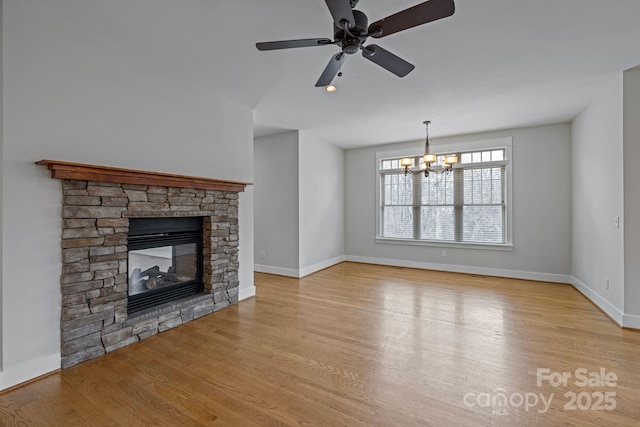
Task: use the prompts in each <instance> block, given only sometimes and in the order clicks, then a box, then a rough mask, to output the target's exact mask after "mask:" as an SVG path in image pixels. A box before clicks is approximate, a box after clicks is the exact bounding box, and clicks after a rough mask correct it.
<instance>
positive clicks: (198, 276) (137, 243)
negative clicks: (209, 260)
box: [127, 217, 204, 314]
mask: <svg viewBox="0 0 640 427" xmlns="http://www.w3.org/2000/svg"><path fill="white" fill-rule="evenodd" d="M127 249H128V277H129V279H128V284H129V286H128V289H129V298H128V303H127V312H128V313H129V314H132V313H136V312H139V311H142V310H145V309H148V308H151V307H155V306H158V305H160V304H164V303H167V302H170V301H175V300H178V299H181V298H185V297H188V296H191V295H195V294H198V293H201V292H203V291H204V286H203V281H202V218H201V217H180V218H172V217H169V218H131V219H130V220H129V234H128V243H127Z"/></svg>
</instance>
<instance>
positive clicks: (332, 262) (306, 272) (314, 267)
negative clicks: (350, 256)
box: [299, 255, 346, 277]
mask: <svg viewBox="0 0 640 427" xmlns="http://www.w3.org/2000/svg"><path fill="white" fill-rule="evenodd" d="M345 259H346V257H345V256H344V255H342V256H339V257H335V258H331V259H328V260H326V261H322V262H319V263H317V264H314V265H311V266H309V267H305V268H302V269H300V272H299V273H300V276H299V277H305V276H308V275H310V274H313V273H315V272H316V271H320V270H324V269H325V268H329V267H331V266H333V265H336V264H340V263H341V262H343V261H345Z"/></svg>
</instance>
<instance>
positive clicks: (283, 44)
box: [256, 39, 333, 51]
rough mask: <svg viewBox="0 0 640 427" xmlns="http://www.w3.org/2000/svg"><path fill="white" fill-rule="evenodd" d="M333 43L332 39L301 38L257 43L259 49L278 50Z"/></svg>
mask: <svg viewBox="0 0 640 427" xmlns="http://www.w3.org/2000/svg"><path fill="white" fill-rule="evenodd" d="M329 44H333V42H332V41H331V39H300V40H282V41H276V42H260V43H256V47H257V48H258V50H262V51H264V50H277V49H292V48H296V47H311V46H326V45H329Z"/></svg>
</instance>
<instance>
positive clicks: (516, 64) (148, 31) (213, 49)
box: [16, 0, 640, 148]
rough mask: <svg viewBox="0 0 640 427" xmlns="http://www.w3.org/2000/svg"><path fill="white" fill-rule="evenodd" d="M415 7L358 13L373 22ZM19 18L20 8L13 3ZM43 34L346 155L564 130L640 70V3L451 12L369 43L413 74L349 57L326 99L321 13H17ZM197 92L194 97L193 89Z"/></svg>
mask: <svg viewBox="0 0 640 427" xmlns="http://www.w3.org/2000/svg"><path fill="white" fill-rule="evenodd" d="M419 2H420V1H419V0H395V1H384V0H361V1H360V3H359V4H358V9H359V10H362V11H363V12H365V13H366V14H367V15H368V17H369V20H370V22H373V21H375V20H378V19H380V18H382V17H385V16H388V15H390V14H392V13H395V12H397V11H399V10H402V9H405V8H407V7H410V6H413V5H415V4H417V3H419ZM16 4H18V3H16ZM19 5H20V6H21V7H25V8H28V9H30V10H31V12H32V13H36V14H39V15H40V16H41V17H42V20H43V22H57V23H58V24H59V25H63V26H64V28H65V29H64V31H68V32H72V33H76V34H77V36H80V37H82V38H83V42H84V40H86V42H87V43H92V44H94V45H96V44H98V45H100V46H99V47H100V48H103V49H111V50H117V51H118V52H119V54H121V55H126V56H128V57H131V58H135V62H136V64H138V65H139V66H141V67H153V68H154V69H155V70H162V72H163V73H166V74H168V75H171V76H173V77H174V79H173V80H175V81H179V82H181V84H183V85H185V86H189V85H193V87H194V89H197V90H198V91H200V92H201V93H205V94H209V93H210V94H211V96H212V97H213V96H217V97H223V98H225V99H228V100H229V102H234V103H239V104H241V105H246V106H247V107H249V108H251V109H253V110H254V130H255V135H257V136H261V135H267V134H270V133H277V132H281V131H285V130H291V129H300V130H304V131H308V132H310V133H313V134H315V135H316V136H317V137H319V138H322V139H324V140H325V141H328V142H330V143H333V144H335V145H337V146H339V147H343V148H352V147H358V146H366V145H375V144H381V143H388V142H398V141H408V140H419V139H422V138H423V137H424V126H423V124H422V122H423V121H424V120H427V119H428V120H431V121H432V126H431V127H430V131H431V134H432V136H435V137H438V136H445V135H454V134H464V133H471V132H480V131H487V130H494V129H505V128H511V127H520V126H529V125H539V124H545V123H556V122H562V121H567V120H571V119H572V118H573V117H575V116H576V114H577V113H579V112H580V110H581V109H582V108H583V107H584V106H585V105H586V103H587V102H588V101H589V100H590V99H591V98H592V97H593V96H594V95H595V94H596V93H597V91H598V90H599V88H601V87H602V85H603V82H605V81H607V79H608V78H610V76H611V75H612V74H613V73H616V72H620V71H623V70H625V69H629V68H632V67H634V66H637V65H638V64H640V43H639V42H638V40H640V25H638V17H640V1H637V0H606V1H604V0H527V1H524V0H482V1H478V0H456V12H455V14H454V15H453V16H452V17H450V18H446V19H442V20H440V21H436V22H432V23H430V24H426V25H423V26H420V27H416V28H413V29H410V30H407V31H404V32H401V33H397V34H393V35H390V36H389V37H385V38H382V39H379V40H376V41H375V43H377V44H379V45H380V46H382V47H384V48H385V49H387V50H389V51H391V52H393V53H395V54H397V55H399V56H401V57H402V58H404V59H406V60H408V61H409V62H411V63H413V64H415V66H416V68H415V70H414V71H413V72H412V73H411V74H409V75H408V76H407V77H405V78H398V77H396V76H394V75H393V74H391V73H389V72H388V71H386V70H384V69H382V68H379V67H377V66H376V65H375V64H373V63H371V62H369V61H367V60H365V59H364V58H362V57H361V56H360V55H353V56H350V57H349V58H348V59H347V62H346V63H345V64H344V66H343V68H342V71H343V72H344V75H343V76H342V77H340V78H336V80H335V83H336V86H338V91H337V92H336V93H333V94H330V93H327V92H325V91H323V90H322V89H319V88H315V87H314V84H315V82H316V80H317V79H318V77H319V76H320V74H321V72H322V70H323V69H324V67H325V66H326V64H327V62H328V61H329V58H330V57H331V56H332V55H333V54H335V53H337V52H338V48H337V47H335V46H323V47H313V48H304V49H290V50H281V51H271V52H259V51H258V50H257V49H256V48H255V42H258V41H271V40H283V39H298V38H315V37H331V36H332V19H331V15H330V13H329V11H328V9H327V7H326V5H325V2H324V1H322V0H305V1H300V0H269V1H264V0H180V1H176V0H135V1H132V0H110V1H108V2H105V1H102V0H56V1H55V2H51V1H46V0H20V2H19ZM196 86H197V87H196Z"/></svg>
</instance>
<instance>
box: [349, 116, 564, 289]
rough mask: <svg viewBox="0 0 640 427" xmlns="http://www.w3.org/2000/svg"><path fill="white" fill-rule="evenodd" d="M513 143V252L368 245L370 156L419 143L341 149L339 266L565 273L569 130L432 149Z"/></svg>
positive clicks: (560, 277)
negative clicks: (348, 262) (342, 260)
mask: <svg viewBox="0 0 640 427" xmlns="http://www.w3.org/2000/svg"><path fill="white" fill-rule="evenodd" d="M498 137H513V154H512V157H513V159H512V164H513V200H512V203H513V216H514V221H513V244H514V249H513V251H494V250H478V249H466V248H464V249H463V248H446V251H447V257H446V258H442V257H441V250H442V249H443V248H441V247H425V246H409V245H398V244H386V243H376V242H375V236H376V216H375V213H376V209H377V207H376V152H377V151H387V150H392V149H403V148H407V147H415V152H416V153H420V152H421V150H422V149H423V144H424V142H413V143H402V144H392V145H386V146H378V147H369V148H362V149H354V150H347V151H346V157H345V165H346V172H345V179H346V190H345V191H346V193H345V196H346V230H347V231H346V233H347V234H346V253H347V259H353V260H361V261H370V262H380V263H386V264H395V265H405V266H413V267H428V268H434V269H443V270H450V271H465V272H474V273H484V274H494V275H506V276H511V277H523V278H533V279H540V280H551V281H561V282H562V281H564V282H567V281H568V280H569V274H570V272H571V177H570V173H571V153H570V146H571V128H570V125H569V124H568V123H567V124H556V125H549V126H538V127H529V128H521V129H511V130H505V131H496V132H488V133H482V134H475V135H463V136H458V137H451V138H442V139H437V140H435V141H434V143H435V144H447V143H455V142H465V141H474V140H482V139H490V138H498Z"/></svg>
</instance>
